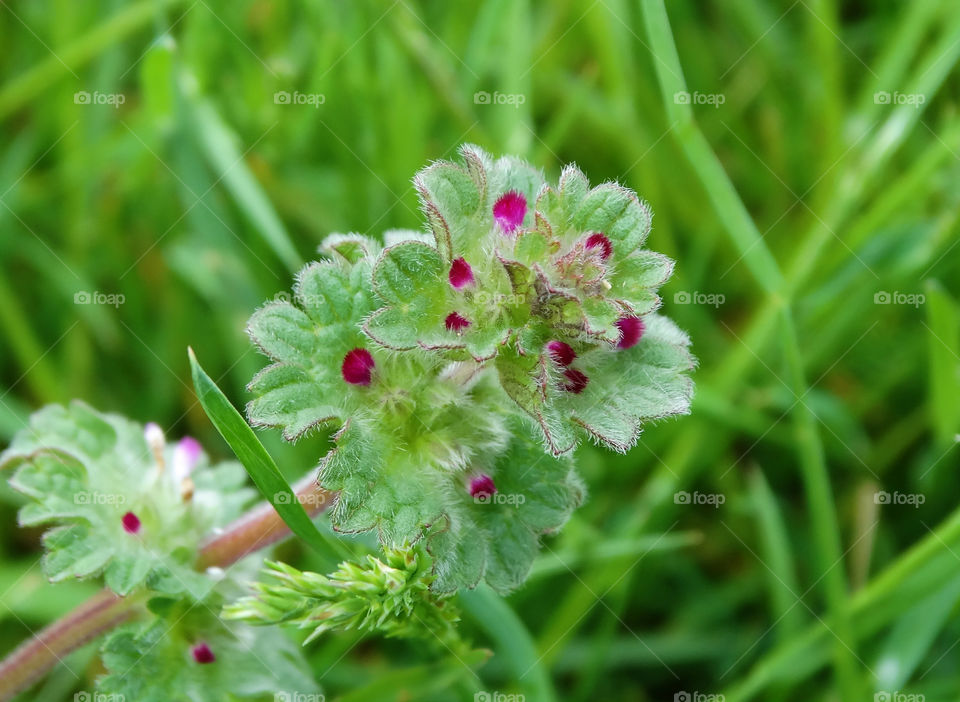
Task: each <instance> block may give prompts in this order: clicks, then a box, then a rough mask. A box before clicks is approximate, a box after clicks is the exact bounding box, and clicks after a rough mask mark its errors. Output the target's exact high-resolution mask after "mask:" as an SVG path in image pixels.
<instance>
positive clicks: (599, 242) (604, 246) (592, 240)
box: [587, 232, 613, 261]
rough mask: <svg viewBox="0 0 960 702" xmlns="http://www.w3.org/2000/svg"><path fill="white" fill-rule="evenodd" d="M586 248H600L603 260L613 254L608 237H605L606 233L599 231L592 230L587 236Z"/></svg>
mask: <svg viewBox="0 0 960 702" xmlns="http://www.w3.org/2000/svg"><path fill="white" fill-rule="evenodd" d="M587 248H588V249H600V258H602V259H603V260H604V261H606V260H607V259H608V258H610V256H611V254H613V244H612V243H611V242H610V239H608V238H607V235H606V234H601V233H600V232H594V233H593V234H591V235H590V236H588V237H587Z"/></svg>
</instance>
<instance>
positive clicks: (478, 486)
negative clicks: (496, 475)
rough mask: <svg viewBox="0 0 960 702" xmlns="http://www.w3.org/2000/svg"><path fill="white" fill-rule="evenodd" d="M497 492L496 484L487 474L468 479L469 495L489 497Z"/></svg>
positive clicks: (481, 497)
mask: <svg viewBox="0 0 960 702" xmlns="http://www.w3.org/2000/svg"><path fill="white" fill-rule="evenodd" d="M496 492H497V486H496V485H495V484H494V482H493V478H491V477H490V476H489V475H478V476H477V477H475V478H473V479H471V480H470V497H472V498H474V499H477V498H480V499H481V500H483V499H489V498H490V497H493V495H494V494H495V493H496Z"/></svg>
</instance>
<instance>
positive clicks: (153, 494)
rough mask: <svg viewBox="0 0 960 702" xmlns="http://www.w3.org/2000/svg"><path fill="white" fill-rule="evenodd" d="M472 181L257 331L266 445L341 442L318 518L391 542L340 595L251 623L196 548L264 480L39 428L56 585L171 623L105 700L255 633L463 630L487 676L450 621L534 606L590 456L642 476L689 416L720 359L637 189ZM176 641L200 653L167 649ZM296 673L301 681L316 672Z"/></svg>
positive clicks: (233, 587)
mask: <svg viewBox="0 0 960 702" xmlns="http://www.w3.org/2000/svg"><path fill="white" fill-rule="evenodd" d="M460 156H461V159H462V161H461V162H460V163H453V162H447V161H440V162H437V163H434V164H432V165H430V166H428V167H427V168H425V169H424V170H423V171H421V172H420V173H419V174H418V175H417V176H416V178H415V179H414V184H415V186H416V189H417V192H418V193H419V197H420V204H421V208H422V210H423V213H424V215H425V217H426V221H427V229H428V231H427V232H413V231H391V232H388V233H387V235H386V236H385V238H384V242H383V244H381V243H380V242H379V241H376V240H374V239H371V238H369V237H365V236H361V235H357V234H347V235H342V234H335V235H331V236H330V237H328V238H327V239H326V240H325V241H324V242H323V244H322V246H321V248H320V251H321V253H322V254H323V260H322V261H319V262H314V263H310V264H309V265H307V266H306V267H305V268H303V270H301V271H300V273H299V274H298V276H297V280H296V284H295V286H294V291H293V292H294V294H293V295H292V296H291V297H290V298H289V299H282V300H275V301H273V302H270V303H268V304H266V305H265V306H263V307H262V308H260V309H259V310H257V311H256V312H255V313H254V314H253V316H252V317H251V319H250V321H249V324H248V331H249V334H250V337H251V339H252V340H253V342H254V344H255V345H256V346H257V348H259V350H260V351H261V352H262V353H263V354H264V355H265V356H266V357H267V358H268V359H269V364H268V365H267V366H266V367H265V368H264V369H263V370H262V371H261V372H260V373H258V374H257V375H256V377H254V378H253V380H252V381H251V382H250V384H249V387H248V389H249V391H250V393H251V396H252V399H251V400H250V402H249V404H248V405H247V408H246V417H247V420H248V422H249V424H250V425H252V426H254V427H274V428H277V429H279V430H281V432H282V434H283V437H284V438H285V439H287V440H289V441H307V440H309V441H315V440H316V439H314V436H315V435H320V436H322V435H325V434H326V435H332V439H333V444H332V446H329V447H325V446H324V444H323V442H322V441H321V440H316V450H317V458H318V460H319V465H320V468H319V474H318V478H317V483H318V485H319V488H320V492H319V493H314V497H316V496H317V495H321V496H322V499H319V500H318V502H317V505H318V507H317V509H315V510H313V511H314V512H316V511H319V509H321V508H322V507H325V506H327V496H330V497H331V498H332V507H331V509H330V510H329V516H330V521H331V523H332V525H333V527H334V529H335V530H336V531H337V532H341V533H360V532H368V531H370V532H376V534H377V536H378V538H379V541H380V544H381V547H382V550H383V555H382V558H380V557H375V556H374V555H370V554H367V555H366V556H365V557H363V558H360V559H359V560H356V556H355V554H351V553H350V552H348V553H347V556H348V557H347V558H346V559H345V561H344V562H343V563H342V564H341V566H340V568H339V569H338V570H337V571H336V572H335V573H333V574H332V575H330V576H324V575H320V574H316V573H301V572H300V571H297V570H296V569H294V568H292V567H291V566H288V565H285V564H279V563H278V564H272V565H270V567H269V568H268V570H267V573H266V577H267V578H268V581H266V582H264V583H261V584H259V585H257V586H256V588H255V592H254V595H253V596H252V597H249V596H248V597H245V598H243V599H240V600H239V601H237V598H236V594H237V592H238V589H239V584H238V583H237V582H236V580H237V578H236V574H232V575H231V576H227V575H226V574H225V572H223V571H221V570H220V569H214V571H210V570H207V571H206V572H198V570H197V567H196V566H197V565H203V564H204V562H203V559H202V558H201V559H200V562H199V563H198V560H197V556H196V552H195V549H193V548H191V546H195V545H196V544H197V543H198V542H200V541H201V540H202V538H203V537H204V535H205V534H207V533H209V531H210V530H212V529H227V530H228V531H229V530H230V529H231V528H235V529H236V530H238V531H239V530H242V529H243V528H244V524H243V519H244V518H243V517H242V516H241V514H242V512H243V509H244V507H245V506H246V503H247V502H249V499H250V497H251V492H250V491H249V490H248V489H247V488H245V487H243V481H242V472H241V470H240V466H239V465H238V464H236V463H229V464H223V465H221V466H218V467H215V468H210V467H208V465H207V459H206V458H205V456H204V454H203V452H202V450H201V449H200V447H199V445H198V444H197V443H196V442H195V441H193V440H192V439H185V440H182V441H181V442H179V443H177V444H175V445H168V444H166V442H165V440H164V438H163V435H162V432H161V431H160V430H159V428H158V427H156V426H148V427H146V428H141V427H139V426H138V425H135V424H133V423H132V422H129V421H128V420H125V419H122V418H119V417H114V416H111V415H103V414H100V413H98V412H96V411H94V410H92V409H91V408H89V407H86V406H85V405H82V404H79V403H78V404H74V405H71V406H70V407H69V408H63V407H52V408H47V409H45V410H42V411H41V412H38V413H37V414H36V415H35V416H34V418H33V422H32V424H31V427H30V428H29V429H27V430H25V431H24V432H23V433H22V434H21V435H20V436H18V438H17V439H16V441H14V443H13V445H12V446H11V447H10V449H8V450H7V451H6V452H5V453H4V454H3V456H2V458H0V461H2V462H3V463H9V464H16V465H18V466H19V468H18V470H17V471H16V473H15V474H14V477H13V478H12V480H11V485H13V487H14V488H16V489H17V490H19V491H20V492H22V493H23V494H24V495H25V496H26V497H27V498H28V502H27V504H26V505H25V506H24V507H23V509H22V510H21V521H22V522H23V523H24V524H30V525H32V524H40V523H52V524H54V525H55V526H54V527H53V528H52V529H51V530H49V531H48V532H47V534H46V537H45V539H44V543H45V546H46V548H47V555H46V558H45V567H46V569H47V572H48V574H49V575H50V577H51V578H52V579H55V580H57V579H62V578H64V577H67V576H76V577H92V576H95V575H99V574H103V575H104V577H105V581H106V584H107V586H108V587H109V588H111V589H112V591H113V592H115V593H117V594H118V595H130V594H131V593H132V594H137V593H146V594H148V595H149V597H150V598H151V599H150V600H149V602H150V607H149V609H150V612H151V613H152V616H153V617H154V619H152V620H151V619H149V618H148V619H147V621H146V623H143V624H134V625H132V626H128V627H125V628H123V629H121V630H119V631H117V632H116V633H114V634H113V636H112V637H111V638H110V639H108V641H107V643H106V645H105V649H104V650H105V657H104V660H105V662H106V665H107V668H108V670H109V671H110V674H109V675H107V676H106V677H104V678H103V679H102V681H101V687H102V690H103V691H104V692H108V693H117V694H128V695H132V697H131V698H134V699H141V698H143V699H147V698H148V697H145V696H143V695H144V693H143V691H142V690H139V689H137V690H134V689H133V688H131V687H130V685H131V683H130V679H129V678H127V677H125V676H124V675H119V674H117V667H118V666H125V665H134V664H140V663H136V662H134V663H131V660H132V658H131V653H130V651H131V650H135V651H140V657H139V658H138V659H137V661H146V662H145V663H143V665H148V666H152V667H153V668H155V669H157V670H158V671H163V670H169V669H170V667H171V665H172V664H171V663H170V661H172V660H176V659H177V658H178V656H181V655H183V656H186V654H184V653H183V651H184V650H189V652H190V654H189V657H187V660H188V661H189V660H192V661H193V663H194V664H196V665H198V666H207V665H209V664H211V663H215V662H216V661H218V660H223V659H224V658H229V657H233V660H234V663H236V661H237V660H241V659H242V658H243V651H242V650H238V649H237V646H235V645H232V644H229V643H226V642H227V641H228V640H229V638H230V636H234V637H237V638H239V639H241V640H242V638H243V636H246V635H247V634H245V633H244V632H245V631H246V629H248V628H249V626H250V624H251V623H252V624H271V623H273V624H275V623H283V622H296V623H298V624H300V626H301V627H307V628H310V629H312V633H311V634H310V638H313V637H315V636H318V635H320V634H321V633H323V632H326V631H330V630H337V629H344V628H356V629H359V630H361V631H365V632H380V633H384V634H386V635H388V636H402V637H410V636H425V635H433V636H434V637H436V636H437V634H436V632H437V630H441V631H442V632H443V635H442V637H440V638H441V641H442V642H443V643H444V645H445V646H446V647H447V648H450V649H451V650H454V648H456V649H457V650H460V651H461V652H463V653H464V655H468V652H469V647H468V646H467V645H466V644H464V643H463V642H461V641H460V640H459V639H458V636H457V633H456V627H455V622H456V619H457V612H456V608H455V606H454V604H453V603H452V602H450V601H449V598H450V596H451V595H452V594H453V593H455V592H457V591H458V590H461V589H463V588H472V587H474V586H476V585H477V584H478V583H480V582H486V583H487V584H488V585H489V586H491V587H492V588H493V589H494V590H496V591H499V592H508V591H510V590H513V589H515V588H517V587H519V586H520V585H521V584H522V583H523V581H524V580H525V578H526V577H527V574H528V573H529V570H530V567H531V565H532V563H533V560H534V558H535V557H536V555H537V552H538V547H539V539H540V538H541V537H542V536H543V535H544V534H547V533H550V532H553V531H556V530H557V529H559V528H561V527H562V526H563V524H564V523H565V522H566V520H567V519H568V518H569V516H570V514H571V512H572V511H573V510H574V509H575V508H576V507H577V506H578V505H579V504H580V503H581V501H582V500H583V499H584V486H583V483H582V482H581V480H580V479H579V477H578V476H577V474H576V471H575V467H574V462H573V458H572V451H573V449H574V448H575V447H576V445H577V444H578V442H580V441H581V440H582V439H584V438H588V439H592V440H593V441H595V442H597V443H599V444H602V445H604V446H607V447H609V448H611V449H613V450H615V451H620V452H624V451H626V450H628V449H629V448H631V447H632V446H633V445H634V444H635V443H636V441H637V438H638V436H639V434H640V431H641V429H642V427H643V424H644V423H646V422H649V421H652V420H656V419H661V418H664V417H667V416H670V415H675V414H681V413H684V412H687V411H688V409H689V405H690V398H691V394H692V383H691V380H690V378H689V375H688V373H689V371H690V370H691V369H692V368H693V366H694V360H693V358H692V356H691V355H690V353H689V351H688V346H689V340H688V339H687V337H686V335H685V334H684V333H683V332H682V331H680V330H679V329H678V328H677V327H676V325H674V324H673V322H671V321H670V320H669V319H668V318H666V317H664V316H661V315H659V314H658V313H657V309H658V307H659V306H660V298H659V297H658V296H657V294H656V290H657V288H658V287H659V286H660V285H661V284H662V283H663V282H664V281H665V280H666V279H667V278H668V277H669V275H670V273H671V270H672V266H673V263H672V261H670V260H669V259H668V258H667V257H665V256H663V255H661V254H658V253H655V252H653V251H650V250H647V249H645V248H643V245H644V243H645V241H646V239H647V235H648V234H649V232H650V228H651V218H652V215H651V212H650V209H649V208H648V207H647V205H646V204H645V203H643V202H642V201H641V200H640V199H639V198H638V197H637V196H636V195H635V194H634V193H633V192H631V191H630V190H627V189H626V188H624V187H622V186H620V185H617V184H614V183H603V184H601V185H598V186H596V187H592V188H591V187H590V184H589V182H588V181H587V178H586V177H585V176H584V175H583V174H582V173H581V172H580V171H579V170H578V169H577V168H576V167H574V166H568V167H567V168H565V169H564V170H563V173H562V175H561V177H560V179H559V182H558V183H557V184H556V185H550V184H547V183H546V182H545V180H544V178H543V176H542V175H541V173H540V172H539V171H537V170H536V169H534V168H532V167H531V166H530V165H528V164H526V163H524V162H522V161H520V160H518V159H515V158H512V157H505V158H500V159H494V158H492V157H491V156H489V155H488V154H486V153H484V152H483V151H482V150H480V149H479V148H477V147H474V146H464V147H463V148H461V150H460ZM194 380H195V384H196V386H197V390H198V395H199V397H200V401H201V403H202V404H203V406H204V408H205V409H206V410H207V412H208V414H209V415H210V418H211V420H213V422H214V424H215V425H216V426H217V428H218V430H219V431H220V432H221V434H222V435H223V436H224V438H225V439H227V441H228V443H230V445H231V447H232V448H233V449H234V450H235V452H236V453H237V456H238V458H239V459H240V462H241V463H242V464H243V467H245V468H246V469H247V471H248V472H249V473H250V475H251V477H252V478H253V479H254V482H255V483H256V485H257V487H258V488H260V490H261V492H262V493H263V494H264V495H265V496H266V497H268V498H269V499H270V501H271V502H272V503H273V505H274V507H275V508H276V509H277V511H278V512H279V513H280V515H281V516H283V518H284V520H285V521H286V522H287V523H288V524H289V526H290V528H291V529H292V530H293V531H295V532H296V533H297V534H298V535H301V536H305V538H308V539H312V538H313V537H314V536H316V531H315V526H314V525H313V524H312V522H311V521H310V520H309V518H308V516H307V515H305V514H304V509H303V506H302V504H301V502H300V500H299V499H297V500H295V499H294V497H293V492H292V491H291V490H290V488H289V486H288V485H287V484H286V483H285V481H284V480H283V478H282V477H281V475H280V473H279V471H277V470H276V467H275V466H274V465H273V463H272V459H270V457H269V455H268V454H267V453H266V451H265V450H264V449H263V447H262V446H261V445H260V444H259V442H258V441H257V440H256V438H255V436H254V435H253V433H252V432H251V431H250V429H249V427H248V426H247V425H246V424H244V423H243V421H242V420H241V419H240V418H239V416H238V415H237V414H236V412H235V410H233V408H232V406H230V405H229V403H228V402H227V401H226V399H225V398H224V397H223V396H222V393H219V390H217V389H216V386H215V385H214V384H213V383H212V381H210V380H209V378H208V377H207V376H206V375H205V374H204V373H203V372H202V369H200V368H199V365H198V364H196V362H195V359H194ZM271 486H272V487H271ZM301 492H302V490H298V491H297V494H298V495H300V494H301ZM98 495H108V496H112V497H113V498H115V499H110V500H101V499H99V497H97V496H98ZM81 498H82V499H81ZM121 498H122V499H121ZM233 520H239V526H236V527H231V526H230V525H231V524H234V523H235V522H234V521H233ZM337 548H338V549H340V550H341V551H342V550H343V545H342V544H338V545H337ZM249 550H253V549H252V548H250V549H247V550H246V551H243V552H242V553H233V554H232V555H231V556H230V557H228V558H221V560H226V561H231V560H235V559H236V558H239V557H240V556H242V555H244V554H245V553H246V552H247V551H249ZM213 551H214V552H217V551H216V549H213ZM217 553H220V552H217ZM207 565H209V563H207ZM231 601H233V602H234V604H232V605H231V604H229V603H230V602H231ZM190 603H193V604H190ZM197 604H201V605H202V606H203V608H204V609H206V610H207V611H210V612H213V611H216V610H218V609H220V608H223V607H224V605H227V606H226V609H225V612H226V613H227V614H228V615H229V616H228V621H229V623H227V622H225V621H223V620H221V619H219V618H217V617H213V618H211V617H208V616H198V615H197V613H196V612H194V611H193V609H194V606H195V605H197ZM169 621H174V622H175V628H176V629H177V631H178V634H179V636H180V638H179V639H176V640H178V641H181V642H182V644H183V645H182V646H181V647H180V648H177V644H175V643H171V641H172V640H173V639H169V638H165V639H164V641H163V645H159V643H160V640H159V639H160V638H163V637H162V631H163V629H164V627H165V624H164V623H163V622H169ZM158 637H159V638H158ZM211 642H213V643H211ZM218 642H219V643H218ZM278 650H282V647H281V649H278ZM285 660H286V666H287V667H290V666H293V667H294V668H297V669H298V670H299V669H300V667H299V666H300V664H301V663H302V659H301V658H300V657H298V656H296V655H292V654H291V655H290V656H287V657H286V659H285ZM241 665H244V664H243V663H241ZM254 668H256V666H254ZM164 675H165V674H164V673H162V672H160V673H157V674H156V676H155V677H156V678H157V679H165V678H164ZM213 677H216V676H213ZM303 679H304V675H303V671H302V670H300V672H299V673H297V674H291V675H288V676H286V678H285V680H286V681H287V683H289V684H293V682H296V684H297V685H300V687H297V689H302V685H301V682H302V680H303ZM178 680H179V681H180V682H178V683H177V684H178V685H179V686H180V687H179V688H178V689H180V691H181V693H182V694H184V695H190V694H194V693H195V687H196V689H200V688H201V687H203V685H206V686H207V687H206V688H203V689H204V692H203V693H202V694H203V695H208V696H209V697H202V696H200V697H197V699H207V698H209V699H217V697H216V695H218V694H222V695H227V694H229V695H232V696H234V697H244V696H245V695H246V694H247V693H245V692H244V690H247V691H250V690H252V691H254V693H256V694H259V692H260V691H262V690H263V689H266V687H269V680H264V679H257V680H254V681H250V680H244V681H238V680H237V679H235V678H230V677H224V678H217V680H216V682H214V681H213V678H212V677H211V676H210V675H206V674H201V673H197V674H196V675H195V676H194V675H192V674H191V675H187V676H183V677H182V678H178ZM201 682H202V685H201ZM239 682H243V685H240V684H239ZM254 693H250V694H254ZM150 694H161V693H160V692H154V693H150ZM196 694H197V695H200V694H201V693H196ZM150 699H152V698H150Z"/></svg>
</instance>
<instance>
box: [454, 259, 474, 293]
mask: <svg viewBox="0 0 960 702" xmlns="http://www.w3.org/2000/svg"><path fill="white" fill-rule="evenodd" d="M449 278H450V285H452V286H453V287H454V288H456V289H457V290H459V289H460V288H462V287H463V286H465V285H469V284H470V283H472V282H473V269H472V268H470V264H469V263H467V261H466V259H464V258H456V259H454V260H453V263H451V264H450V275H449Z"/></svg>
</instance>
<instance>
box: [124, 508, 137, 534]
mask: <svg viewBox="0 0 960 702" xmlns="http://www.w3.org/2000/svg"><path fill="white" fill-rule="evenodd" d="M120 521H121V522H123V530H124V531H125V532H127V533H128V534H136V533H138V532H139V531H140V517H138V516H137V515H135V514H134V513H133V512H127V513H126V514H125V515H123V517H122V518H121V520H120Z"/></svg>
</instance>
